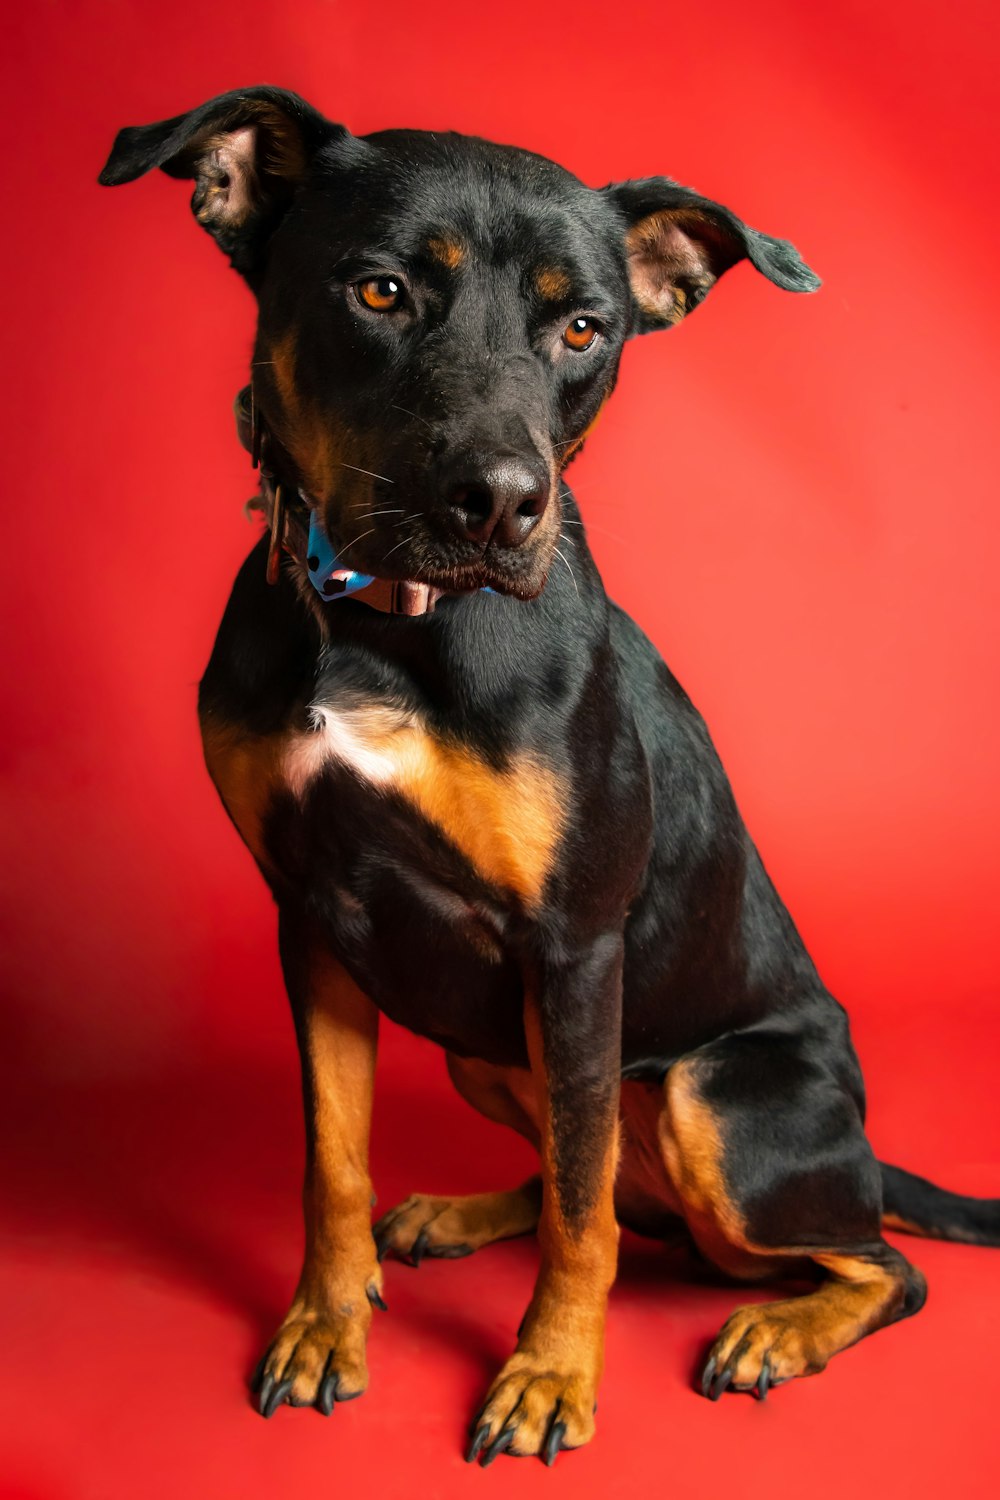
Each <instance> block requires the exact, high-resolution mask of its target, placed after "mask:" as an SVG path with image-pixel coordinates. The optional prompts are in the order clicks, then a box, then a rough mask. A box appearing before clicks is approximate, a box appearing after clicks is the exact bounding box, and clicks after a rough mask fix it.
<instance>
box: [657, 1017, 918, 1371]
mask: <svg viewBox="0 0 1000 1500" xmlns="http://www.w3.org/2000/svg"><path fill="white" fill-rule="evenodd" d="M845 1040H846V1039H845ZM846 1047H847V1049H848V1050H842V1049H841V1048H840V1047H839V1046H838V1042H837V1040H836V1039H834V1040H832V1041H831V1040H830V1039H827V1040H826V1041H823V1042H820V1043H818V1039H817V1038H816V1037H813V1038H812V1039H804V1038H797V1037H795V1036H794V1035H791V1034H789V1033H788V1032H787V1031H785V1032H780V1033H775V1034H773V1035H770V1036H769V1035H766V1034H764V1033H763V1032H761V1033H747V1034H744V1035H743V1036H740V1035H738V1034H733V1035H731V1036H729V1037H725V1038H723V1039H722V1040H720V1041H718V1042H714V1043H710V1044H709V1045H708V1046H706V1047H703V1048H702V1049H700V1050H699V1051H698V1052H694V1053H691V1054H689V1055H688V1056H687V1057H684V1058H681V1059H680V1061H678V1062H676V1063H675V1064H674V1065H673V1067H672V1068H671V1069H670V1071H669V1073H668V1074H667V1078H666V1082H665V1085H664V1093H665V1105H664V1110H663V1114H662V1116H661V1120H660V1141H661V1149H662V1151H663V1159H664V1163H665V1165H666V1168H667V1171H668V1173H669V1175H670V1178H671V1181H672V1183H673V1186H674V1188H675V1190H676V1192H677V1194H678V1197H679V1198H680V1200H681V1204H682V1207H683V1213H684V1217H685V1218H686V1220H687V1223H688V1227H689V1228H690V1230H691V1233H692V1235H693V1237H694V1239H695V1240H696V1241H697V1243H698V1246H699V1248H700V1249H701V1250H702V1252H703V1253H704V1254H705V1255H706V1257H707V1258H708V1259H709V1260H711V1261H713V1262H714V1263H715V1264H716V1265H717V1266H719V1267H720V1268H721V1269H722V1270H724V1271H726V1272H728V1273H729V1274H731V1275H733V1276H736V1277H738V1278H740V1279H743V1280H762V1279H764V1278H766V1277H773V1276H785V1277H796V1276H799V1275H803V1274H804V1275H806V1276H809V1277H815V1275H816V1274H817V1272H819V1273H820V1274H821V1275H822V1276H823V1278H824V1279H823V1281H822V1284H821V1285H820V1287H819V1289H818V1290H817V1291H815V1292H812V1293H809V1294H807V1295H803V1296H799V1297H795V1298H792V1299H789V1300H783V1301H779V1302H763V1303H759V1304H752V1305H749V1306H746V1307H740V1308H737V1310H736V1311H735V1312H734V1313H733V1315H732V1317H731V1318H730V1319H729V1320H728V1322H727V1323H726V1324H725V1326H724V1328H723V1329H722V1331H721V1333H720V1334H719V1336H718V1338H717V1339H716V1341H715V1344H714V1345H713V1347H712V1349H711V1351H710V1353H709V1356H708V1360H707V1363H706V1365H705V1369H704V1373H703V1377H702V1389H703V1390H704V1392H705V1394H706V1395H707V1396H711V1397H712V1399H713V1400H714V1399H716V1398H717V1397H718V1396H720V1395H721V1394H722V1393H723V1391H725V1390H726V1389H732V1390H753V1389H756V1390H757V1392H758V1394H759V1395H760V1396H764V1395H766V1394H767V1390H768V1387H769V1386H772V1385H778V1384H780V1383H781V1382H783V1381H786V1380H791V1379H793V1378H794V1377H795V1376H798V1375H813V1374H816V1373H817V1372H818V1371H820V1370H822V1369H824V1368H825V1366H826V1365H827V1363H828V1361H829V1360H830V1359H831V1358H832V1357H833V1355H834V1354H837V1353H838V1352H839V1351H840V1350H842V1349H846V1348H847V1347H848V1346H849V1345H851V1344H854V1343H856V1342H857V1341H858V1340H859V1339H861V1338H864V1336H865V1335H866V1334H869V1333H873V1332H874V1331H875V1330H876V1329H878V1328H883V1327H885V1326H886V1325H887V1324H889V1323H894V1322H896V1321H897V1320H898V1319H900V1318H905V1317H908V1316H909V1315H910V1314H911V1313H914V1312H917V1311H918V1310H919V1308H920V1307H921V1305H922V1303H923V1300H924V1295H925V1284H924V1279H923V1277H922V1275H921V1274H920V1272H919V1271H918V1270H916V1269H915V1267H913V1266H911V1265H910V1264H909V1262H908V1261H906V1260H905V1259H904V1258H903V1256H902V1255H900V1254H899V1253H898V1251H896V1250H893V1249H891V1248H890V1247H889V1246H888V1245H887V1244H886V1243H885V1242H884V1240H883V1239H882V1236H881V1228H880V1219H881V1206H882V1204H881V1184H880V1178H879V1169H878V1164H877V1163H876V1161H875V1159H874V1157H873V1156H872V1154H871V1150H870V1148H869V1146H868V1142H867V1141H866V1139H865V1135H864V1131H863V1129H862V1120H861V1109H860V1093H859V1091H856V1090H855V1089H854V1087H853V1086H852V1081H851V1076H852V1071H853V1070H852V1067H851V1063H852V1054H851V1053H850V1051H849V1043H847V1044H846Z"/></svg>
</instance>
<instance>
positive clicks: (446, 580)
mask: <svg viewBox="0 0 1000 1500" xmlns="http://www.w3.org/2000/svg"><path fill="white" fill-rule="evenodd" d="M551 561H552V559H551V555H550V552H549V550H548V549H545V552H544V555H542V554H541V553H539V555H537V556H534V555H531V556H528V555H526V554H525V553H522V552H519V551H516V552H511V553H508V554H504V553H496V554H491V552H490V551H489V550H487V551H486V552H485V553H480V554H479V555H478V556H476V557H474V558H472V559H470V560H465V559H462V560H461V561H455V560H452V559H451V558H443V559H440V560H439V559H436V558H435V559H432V558H428V557H426V556H424V557H420V558H406V557H400V558H399V559H398V560H397V559H396V558H394V559H393V563H394V566H393V567H392V569H391V571H389V570H388V569H386V568H384V567H383V568H381V569H379V568H377V567H375V566H373V567H372V568H371V571H372V572H374V573H376V576H381V577H391V578H393V579H396V580H400V581H402V580H407V581H409V582H411V583H425V584H427V585H429V587H431V588H436V589H441V590H442V592H443V593H446V594H475V593H478V592H479V591H480V590H481V589H491V590H492V592H493V593H494V594H504V595H505V596H506V597H507V598H509V599H520V600H522V601H524V602H528V601H529V600H531V599H537V598H538V595H539V594H540V593H541V592H542V590H543V589H544V587H545V584H546V582H547V581H548V576H549V568H550V565H551ZM364 571H368V569H367V568H365V569H364Z"/></svg>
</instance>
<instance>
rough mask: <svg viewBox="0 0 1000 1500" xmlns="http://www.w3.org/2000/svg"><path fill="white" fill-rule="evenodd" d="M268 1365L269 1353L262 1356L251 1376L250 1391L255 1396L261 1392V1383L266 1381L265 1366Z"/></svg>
mask: <svg viewBox="0 0 1000 1500" xmlns="http://www.w3.org/2000/svg"><path fill="white" fill-rule="evenodd" d="M266 1364H267V1351H266V1350H265V1352H264V1353H263V1354H262V1355H261V1357H260V1359H259V1360H258V1361H257V1363H256V1365H255V1366H254V1372H253V1374H252V1375H251V1376H250V1389H251V1391H252V1392H254V1394H256V1392H257V1391H259V1390H260V1385H261V1381H262V1380H263V1379H264V1366H265V1365H266Z"/></svg>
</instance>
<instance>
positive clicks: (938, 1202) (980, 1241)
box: [879, 1161, 1000, 1245]
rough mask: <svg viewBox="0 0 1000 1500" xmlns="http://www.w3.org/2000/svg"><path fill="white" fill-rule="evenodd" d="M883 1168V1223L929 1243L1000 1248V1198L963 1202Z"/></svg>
mask: <svg viewBox="0 0 1000 1500" xmlns="http://www.w3.org/2000/svg"><path fill="white" fill-rule="evenodd" d="M879 1166H880V1167H881V1168H882V1223H883V1224H884V1226H885V1228H886V1229H902V1230H903V1231H904V1232H905V1233H906V1234H920V1235H924V1236H925V1237H926V1238H928V1239H932V1240H961V1241H962V1242H963V1243H965V1244H967V1245H1000V1198H964V1197H963V1196H962V1195H961V1193H949V1192H948V1191H947V1189H946V1188H940V1187H936V1186H935V1185H934V1183H933V1182H928V1181H927V1180H926V1179H925V1178H923V1177H916V1176H914V1174H913V1173H912V1172H904V1171H903V1169H902V1167H890V1166H888V1165H887V1163H886V1162H884V1161H883V1162H879Z"/></svg>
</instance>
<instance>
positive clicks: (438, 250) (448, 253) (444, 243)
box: [427, 239, 465, 271]
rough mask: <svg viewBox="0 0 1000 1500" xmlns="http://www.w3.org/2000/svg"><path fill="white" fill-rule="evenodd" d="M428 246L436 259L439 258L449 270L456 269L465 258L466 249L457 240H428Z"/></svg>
mask: <svg viewBox="0 0 1000 1500" xmlns="http://www.w3.org/2000/svg"><path fill="white" fill-rule="evenodd" d="M427 248H428V250H429V251H430V253H431V254H432V255H433V257H434V259H435V260H439V261H440V262H441V264H442V265H443V266H447V267H448V269H449V271H455V270H457V269H458V267H459V266H460V265H461V264H462V262H463V260H464V259H465V250H464V249H463V247H462V246H461V245H460V244H459V243H458V242H457V240H446V239H433V240H428V242H427Z"/></svg>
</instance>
